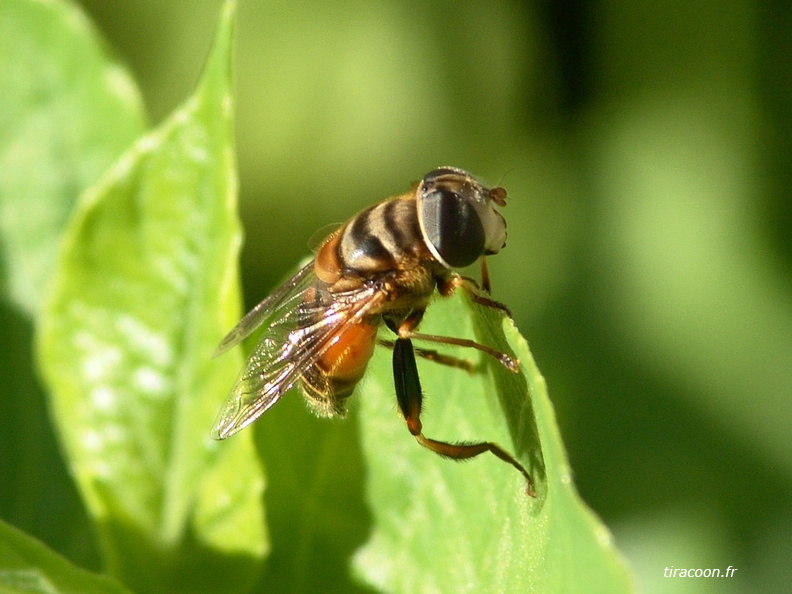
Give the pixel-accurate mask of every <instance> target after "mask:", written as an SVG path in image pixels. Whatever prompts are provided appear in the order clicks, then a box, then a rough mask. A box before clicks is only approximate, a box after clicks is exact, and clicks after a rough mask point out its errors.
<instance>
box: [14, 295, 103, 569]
mask: <svg viewBox="0 0 792 594" xmlns="http://www.w3.org/2000/svg"><path fill="white" fill-rule="evenodd" d="M0 344H2V345H3V348H2V350H0V435H1V436H2V438H0V517H2V518H3V520H5V521H7V522H9V523H10V524H13V525H14V526H16V527H17V528H19V529H20V530H23V531H24V532H26V533H28V534H30V535H31V536H34V537H36V538H38V539H39V540H41V541H42V542H44V543H45V544H46V545H47V546H49V547H50V548H52V549H53V550H55V551H57V552H58V553H60V554H61V555H64V556H65V557H67V558H68V559H70V560H71V561H73V562H74V563H75V564H77V565H79V566H81V567H84V568H86V569H93V570H96V569H98V568H99V557H98V554H97V551H96V547H95V543H94V539H93V535H92V532H91V528H90V523H89V521H88V517H87V515H86V513H85V509H84V508H83V506H82V502H81V501H80V497H79V495H78V494H77V490H76V488H75V487H74V484H73V483H72V481H71V477H70V476H69V474H68V472H67V470H66V467H65V464H64V462H63V458H62V457H61V453H60V450H59V447H58V443H57V439H56V437H55V434H54V430H53V427H52V424H51V423H50V417H49V411H48V408H47V401H46V398H45V396H44V394H43V393H42V390H41V387H40V385H39V383H38V381H37V378H36V374H35V372H34V360H33V353H32V350H33V328H32V325H31V324H30V322H29V321H28V320H27V319H25V318H24V317H23V316H22V315H21V314H20V313H19V312H18V311H17V310H16V309H14V308H13V307H12V306H10V305H9V304H8V303H7V302H0Z"/></svg>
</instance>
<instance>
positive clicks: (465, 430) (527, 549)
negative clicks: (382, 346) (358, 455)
mask: <svg viewBox="0 0 792 594" xmlns="http://www.w3.org/2000/svg"><path fill="white" fill-rule="evenodd" d="M499 317H500V314H499V313H497V312H495V311H491V310H483V309H482V308H480V307H478V306H474V305H472V304H471V303H470V302H469V300H468V299H466V298H463V297H456V296H455V297H453V298H451V299H448V300H443V301H442V302H438V303H437V304H434V305H432V307H431V308H430V310H429V313H428V315H427V319H426V322H425V324H424V325H423V326H422V331H426V332H430V333H437V334H452V335H454V336H468V337H474V336H475V337H476V338H477V340H478V341H480V342H482V343H484V344H487V345H490V346H493V347H495V348H497V349H500V350H502V351H505V352H513V353H514V354H516V355H517V357H518V358H519V359H520V361H521V362H522V369H523V371H522V373H521V374H519V375H514V374H512V373H510V372H509V371H507V370H506V369H504V368H502V367H501V366H500V364H499V363H497V362H495V361H494V359H493V360H490V357H488V356H479V355H478V353H470V352H465V350H464V349H451V348H447V349H446V348H444V349H443V351H444V352H445V351H448V352H452V353H453V354H455V355H457V356H460V357H465V358H470V359H472V360H474V361H476V362H477V363H478V364H477V371H476V372H475V373H474V374H467V373H465V372H463V371H460V370H458V369H453V368H449V367H444V366H441V365H438V364H436V363H433V362H429V361H426V362H421V361H419V363H418V364H419V369H420V371H421V372H422V384H423V391H424V395H425V399H424V404H425V405H424V414H423V416H422V419H423V421H424V433H425V435H427V436H428V437H432V438H435V439H441V440H445V441H451V442H454V441H481V440H487V441H495V442H496V443H499V444H500V445H502V446H503V447H505V448H506V449H507V450H509V451H511V452H513V453H515V454H516V456H517V457H518V459H519V460H520V461H521V462H522V463H523V464H524V465H525V466H526V467H527V468H528V469H529V471H530V472H531V473H532V475H533V479H534V483H535V488H536V492H537V497H536V498H531V497H528V496H527V495H526V494H525V480H524V478H523V477H522V475H520V473H518V472H517V471H516V470H515V469H514V468H512V467H511V466H509V465H507V464H505V463H504V462H502V461H500V460H499V459H497V458H496V457H495V456H492V455H490V454H482V455H481V456H479V457H478V458H476V459H474V460H471V461H468V462H466V463H454V462H452V461H449V460H445V459H442V458H440V457H439V456H436V455H435V454H433V453H432V452H430V451H428V450H425V449H423V448H422V447H420V446H419V445H418V444H417V443H416V442H415V441H414V440H413V439H412V437H411V436H410V434H409V433H408V431H407V429H406V427H405V426H404V422H403V421H402V420H401V419H400V418H399V415H398V414H397V413H396V412H395V411H394V404H393V402H394V389H393V381H392V376H391V363H390V359H389V353H388V352H380V353H379V354H378V355H377V356H376V357H375V361H374V362H373V365H372V368H373V372H372V373H371V375H370V376H369V379H368V381H366V382H365V385H364V387H363V390H362V391H363V392H365V398H362V399H361V400H362V404H361V406H362V415H361V416H362V421H361V425H362V434H363V448H364V452H365V456H366V459H367V461H368V465H369V478H370V482H369V485H368V498H369V503H370V505H371V507H372V510H373V514H374V531H373V534H372V537H371V539H370V540H369V542H368V543H367V544H366V545H365V546H364V547H363V548H362V549H361V550H360V551H359V552H358V554H357V556H356V559H355V570H356V572H357V574H358V575H359V576H360V577H361V578H362V579H363V580H364V581H365V582H367V583H368V584H371V585H373V586H375V587H377V588H380V589H382V590H383V591H387V592H418V591H428V592H432V591H436V592H482V591H487V592H625V591H629V590H630V579H629V576H628V574H627V571H626V568H625V566H624V564H623V562H622V560H621V557H620V556H619V554H618V553H617V551H616V550H615V549H614V547H613V544H612V541H611V536H610V533H609V532H608V530H607V529H606V528H605V526H604V525H603V524H602V523H601V522H600V521H599V520H598V519H597V518H596V517H595V516H594V515H593V513H592V512H591V511H590V510H589V509H588V508H587V507H586V505H585V504H584V503H583V502H582V501H581V500H580V498H579V497H578V495H577V492H576V490H575V487H574V485H573V484H572V480H571V470H570V468H569V465H568V463H567V459H566V454H565V452H564V448H563V445H562V443H561V439H560V436H559V433H558V429H557V427H556V424H555V417H554V414H553V410H552V405H551V404H550V401H549V399H548V397H547V391H546V387H545V382H544V379H543V378H542V376H541V375H540V373H539V371H538V369H537V368H536V365H535V364H534V362H533V359H532V357H531V353H530V351H529V350H528V346H527V344H526V342H525V340H524V339H523V338H522V337H521V336H520V334H519V332H518V331H517V330H516V328H515V327H514V325H513V324H512V323H511V322H510V321H503V322H501V320H500V319H499Z"/></svg>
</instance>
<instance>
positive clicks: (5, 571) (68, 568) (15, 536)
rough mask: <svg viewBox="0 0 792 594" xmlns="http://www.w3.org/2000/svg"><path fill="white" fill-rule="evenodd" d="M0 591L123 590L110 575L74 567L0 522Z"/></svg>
mask: <svg viewBox="0 0 792 594" xmlns="http://www.w3.org/2000/svg"><path fill="white" fill-rule="evenodd" d="M0 592H3V593H11V592H47V593H63V594H66V593H67V592H73V593H74V594H103V593H108V594H109V593H117V594H122V593H124V592H127V590H125V589H124V588H123V587H122V586H121V585H120V584H118V583H117V582H115V581H113V580H111V579H110V578H107V577H105V576H98V575H94V574H92V573H90V572H88V571H85V570H84V569H79V568H77V567H75V566H74V565H72V564H70V563H69V562H68V561H66V559H64V558H63V557H60V556H59V555H56V554H55V553H53V552H52V551H50V550H49V549H48V548H47V547H45V546H44V545H42V544H41V543H40V542H38V541H37V540H35V539H33V538H31V537H30V536H27V535H26V534H24V533H23V532H20V531H19V530H17V529H16V528H13V527H12V526H9V525H8V524H6V523H5V522H0Z"/></svg>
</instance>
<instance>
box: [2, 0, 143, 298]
mask: <svg viewBox="0 0 792 594" xmlns="http://www.w3.org/2000/svg"><path fill="white" fill-rule="evenodd" d="M0 97H2V98H3V99H2V102H3V107H2V109H0V248H2V250H3V254H2V268H3V269H4V270H3V275H4V277H5V279H4V283H5V284H6V285H7V287H6V290H7V291H8V292H9V293H10V295H11V298H12V299H13V300H14V302H15V303H16V304H17V305H19V306H20V307H22V308H23V309H24V310H25V311H26V312H27V313H28V314H34V313H35V312H37V311H38V309H39V307H40V305H41V300H42V297H43V294H44V290H45V287H46V285H47V281H48V279H49V277H50V274H51V272H52V267H53V264H54V260H55V254H56V249H57V245H58V241H59V238H60V236H61V233H62V232H63V228H64V226H65V224H66V221H67V220H68V217H69V215H70V213H71V211H72V208H73V207H74V203H75V202H76V200H77V196H78V195H79V194H80V192H82V191H83V190H84V189H85V188H87V187H88V186H90V185H91V184H92V183H94V182H95V181H96V180H97V178H98V177H99V175H100V174H101V173H102V172H103V171H104V170H105V169H106V168H107V167H108V166H109V165H110V163H112V162H113V160H115V159H116V158H117V157H118V156H119V155H120V154H121V152H122V151H123V150H124V149H126V148H127V147H128V146H129V144H130V143H131V142H132V141H133V140H134V139H135V138H136V137H137V136H138V135H139V134H140V133H141V132H142V131H143V129H144V124H143V115H142V108H141V104H140V98H139V95H138V92H137V90H136V87H135V86H134V84H133V83H132V82H131V80H130V79H129V77H128V75H127V73H126V71H125V70H124V69H123V68H121V67H120V66H119V65H118V64H117V63H115V62H114V61H113V60H112V59H110V58H108V56H107V55H106V52H105V51H104V48H103V47H102V44H101V43H100V40H99V38H98V35H97V34H96V32H95V31H94V29H93V27H92V26H91V25H90V23H89V22H88V21H87V20H86V19H85V17H84V16H83V15H82V13H81V12H80V11H78V10H77V9H75V8H74V7H72V6H71V5H70V4H68V3H66V2H60V1H53V2H33V1H31V0H4V1H3V2H0Z"/></svg>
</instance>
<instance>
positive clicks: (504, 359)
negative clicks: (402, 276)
mask: <svg viewBox="0 0 792 594" xmlns="http://www.w3.org/2000/svg"><path fill="white" fill-rule="evenodd" d="M422 317H423V312H413V314H411V315H410V316H408V317H407V319H406V320H404V321H403V322H402V323H401V324H399V326H398V328H395V329H394V332H396V334H397V335H398V336H399V338H400V339H410V338H414V339H416V340H426V341H428V342H438V343H440V344H453V345H455V346H461V347H466V348H472V349H477V350H479V351H481V352H482V353H486V354H487V355H489V356H491V357H495V358H496V359H497V360H498V361H499V362H500V363H501V364H502V365H503V366H504V367H505V368H506V369H508V370H509V371H511V372H513V373H519V372H520V362H519V361H518V360H517V359H515V358H513V357H510V356H509V355H507V354H506V353H501V352H500V351H496V350H495V349H493V348H490V347H488V346H486V345H483V344H479V343H478V342H476V341H474V340H470V339H467V338H454V337H452V336H439V335H437V334H422V333H420V332H414V331H413V328H415V327H416V326H417V325H418V324H419V323H420V321H421V318H422ZM397 343H398V341H397ZM394 356H395V353H394Z"/></svg>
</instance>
